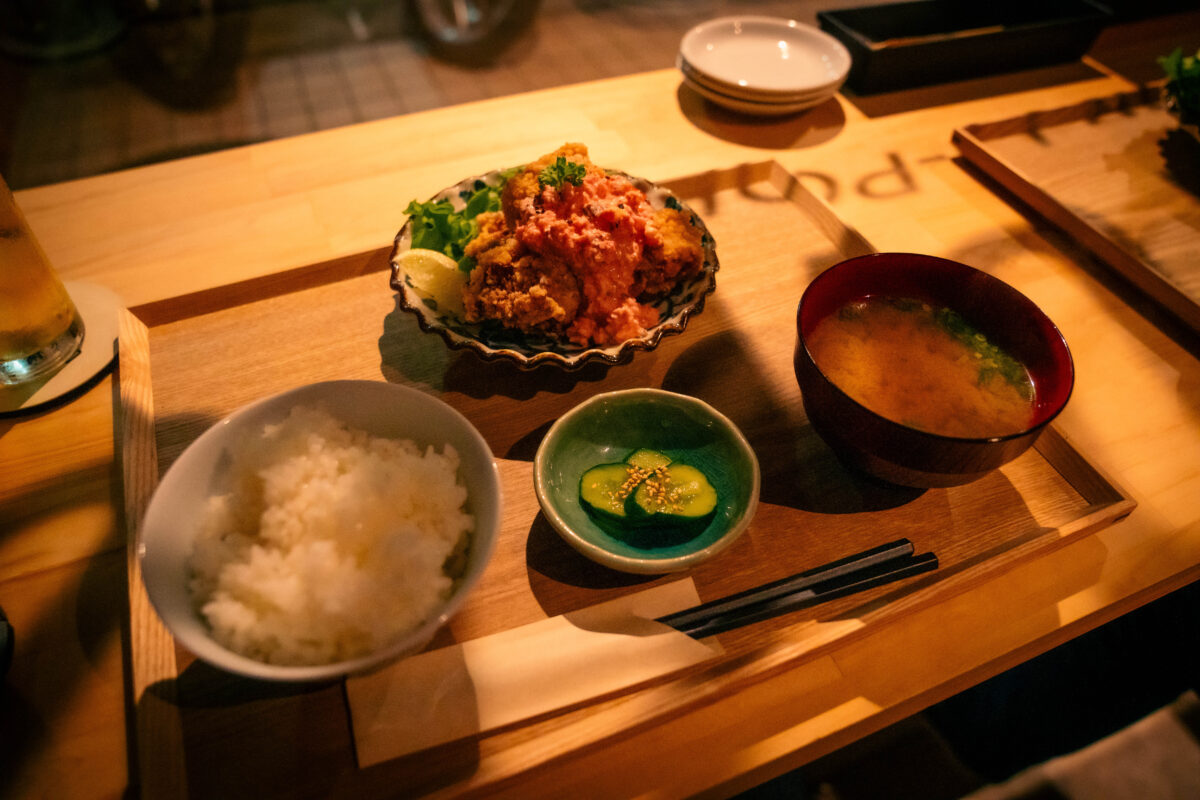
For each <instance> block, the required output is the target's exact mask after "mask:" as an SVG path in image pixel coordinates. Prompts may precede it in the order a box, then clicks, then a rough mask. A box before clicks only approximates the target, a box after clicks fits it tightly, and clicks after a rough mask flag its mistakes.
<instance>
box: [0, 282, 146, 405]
mask: <svg viewBox="0 0 1200 800" xmlns="http://www.w3.org/2000/svg"><path fill="white" fill-rule="evenodd" d="M64 284H65V285H66V287H67V294H69V295H71V299H72V300H74V301H75V307H76V308H77V309H79V315H80V316H81V317H83V327H84V333H83V347H82V348H81V349H80V351H79V355H77V356H75V358H73V359H71V360H70V361H68V362H67V364H66V366H64V367H63V368H62V369H60V370H59V371H58V372H56V373H54V374H53V375H51V376H50V377H49V378H47V379H46V380H45V381H44V382H42V383H33V384H30V385H27V386H6V385H0V415H8V414H17V413H22V412H25V411H31V410H33V409H35V408H37V407H39V406H43V405H45V404H47V403H50V402H52V401H54V400H58V399H59V398H61V397H63V396H64V395H66V394H68V393H70V392H72V391H74V390H75V389H78V388H79V387H80V386H83V385H84V384H85V383H87V382H88V381H90V380H91V379H92V378H94V377H96V376H97V375H99V374H100V373H101V372H103V371H104V370H106V369H108V367H109V365H110V364H112V362H113V358H114V357H115V356H116V354H117V348H116V341H117V311H119V310H120V309H121V308H122V307H123V306H124V304H123V303H122V302H121V299H120V298H119V297H117V295H116V294H115V293H114V292H112V291H111V290H109V289H106V288H105V287H103V286H97V285H96V284H94V283H84V282H81V281H64Z"/></svg>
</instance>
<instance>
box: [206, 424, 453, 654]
mask: <svg viewBox="0 0 1200 800" xmlns="http://www.w3.org/2000/svg"><path fill="white" fill-rule="evenodd" d="M458 467H459V457H458V453H457V452H455V450H454V448H453V447H451V446H450V445H446V446H445V447H444V448H443V450H442V452H441V453H438V452H436V451H435V450H434V448H433V447H428V448H426V449H424V450H421V448H419V447H418V446H417V445H416V444H415V443H413V442H411V441H408V440H397V439H384V438H379V437H373V436H370V435H368V434H366V433H365V432H363V431H359V430H354V429H352V428H349V427H347V426H345V425H343V424H342V423H340V422H339V421H337V420H336V419H334V418H333V417H332V416H330V415H329V414H328V413H326V412H325V411H322V410H319V409H314V408H308V407H303V406H301V407H297V408H295V409H293V410H292V411H291V413H290V415H289V416H288V417H287V419H286V420H284V421H283V422H281V423H279V424H278V425H270V426H267V427H266V428H265V430H264V431H263V433H262V435H261V437H252V438H248V439H247V440H246V441H244V442H243V443H242V444H241V446H240V447H239V449H238V450H237V451H236V452H235V453H233V463H232V477H233V486H232V491H230V492H229V493H228V494H225V495H221V496H217V497H213V498H211V499H210V501H209V506H208V509H207V513H206V515H205V518H204V520H203V521H202V523H201V528H200V532H199V535H198V536H197V538H196V542H195V549H194V550H193V553H192V559H191V567H192V580H191V587H190V588H191V591H192V597H193V599H194V601H195V603H196V606H197V608H199V610H200V612H201V614H202V615H203V616H204V618H205V620H207V622H208V624H209V626H210V627H211V629H212V633H213V636H214V637H215V638H216V639H217V641H219V642H220V643H221V644H223V645H224V646H225V647H228V648H229V649H231V650H234V651H236V652H238V653H242V654H243V655H246V656H249V657H250V658H254V659H257V660H259V661H264V662H267V663H272V664H292V665H300V664H327V663H331V662H334V661H342V660H345V659H350V658H355V657H357V656H362V655H366V654H367V653H370V652H372V651H374V650H377V649H379V648H380V647H382V646H384V645H386V644H388V643H390V642H392V641H395V640H396V639H397V638H398V637H400V636H402V635H404V634H405V633H408V632H410V631H412V630H413V629H415V628H417V627H418V626H420V625H421V623H422V622H424V621H425V620H426V619H427V618H429V617H430V616H431V615H432V614H433V613H434V612H435V611H436V609H437V608H438V607H439V606H440V605H441V604H442V602H443V601H444V600H445V599H446V598H447V596H448V595H449V593H450V591H451V589H452V587H453V582H454V580H453V578H454V573H455V571H456V567H455V566H454V565H455V562H461V559H462V556H463V554H464V552H465V550H466V547H467V541H468V535H469V532H470V531H471V530H472V528H473V526H474V520H473V519H472V517H471V515H470V514H468V513H467V511H466V509H465V504H466V500H467V490H466V488H465V487H464V486H462V485H461V484H460V483H459V481H458Z"/></svg>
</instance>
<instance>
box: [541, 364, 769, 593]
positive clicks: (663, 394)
mask: <svg viewBox="0 0 1200 800" xmlns="http://www.w3.org/2000/svg"><path fill="white" fill-rule="evenodd" d="M639 397H643V398H656V399H659V400H666V401H668V402H671V403H675V404H677V405H682V406H686V407H689V408H691V409H693V410H698V411H701V412H702V413H703V414H705V415H706V416H708V417H710V418H712V419H714V420H716V421H717V422H718V423H719V424H720V425H721V427H722V428H723V429H725V431H726V432H727V433H728V434H730V436H731V438H732V440H733V442H734V444H735V445H736V447H737V449H738V450H740V451H742V452H743V453H744V454H745V455H746V457H747V462H748V464H749V466H750V476H751V480H750V486H749V487H748V495H747V501H746V508H745V509H744V510H743V511H742V513H741V514H740V515H739V516H738V517H737V519H736V520H735V521H734V523H733V524H732V525H730V527H729V528H728V530H726V531H725V532H724V533H723V534H722V535H721V536H720V538H718V539H717V540H715V541H713V542H712V543H710V544H709V545H707V546H706V547H702V548H699V549H697V550H692V551H689V552H687V553H683V554H680V555H675V556H671V557H667V558H654V557H653V555H651V554H647V555H646V556H644V557H634V556H627V555H623V554H620V553H614V552H612V551H611V550H607V549H605V548H603V547H601V546H599V545H597V544H595V543H594V542H590V541H588V540H587V539H585V538H583V537H581V536H580V535H578V534H577V533H576V532H575V531H574V530H573V529H572V528H571V526H570V524H569V523H568V522H567V520H566V519H565V518H564V517H563V516H562V514H561V513H560V512H559V511H558V509H557V508H556V507H555V506H554V504H553V503H552V502H550V499H549V488H548V487H547V485H546V480H547V477H546V471H547V470H548V469H549V463H548V455H547V454H548V451H549V448H550V446H551V445H552V443H553V442H555V441H556V440H557V439H558V437H560V436H562V435H563V431H564V430H565V429H566V427H567V425H568V424H569V422H568V421H569V420H570V419H571V418H573V417H577V416H578V415H579V414H580V413H583V412H584V411H586V410H587V409H589V408H591V407H593V406H598V405H604V404H607V403H611V402H613V401H614V400H621V399H627V398H635V399H636V398H639ZM761 484H762V475H761V470H760V467H759V463H758V454H757V453H755V452H754V448H753V447H752V446H751V445H750V442H749V440H748V439H746V436H745V434H744V433H743V432H742V430H741V428H739V427H738V426H737V425H736V424H735V423H734V422H733V420H731V419H729V418H728V417H727V416H725V415H724V414H722V413H721V412H720V411H718V410H717V409H716V408H714V407H713V406H712V405H710V404H709V403H707V402H705V401H703V400H701V399H700V398H698V397H693V396H692V395H687V394H682V393H679V392H672V391H668V390H666V389H655V388H651V387H634V388H629V389H615V390H612V391H608V392H601V393H599V394H595V395H593V396H591V397H589V398H588V399H586V400H584V401H582V402H580V403H579V404H578V405H576V406H574V407H573V408H571V409H570V410H569V411H567V412H566V413H565V414H563V415H562V416H561V417H559V418H558V419H557V420H555V422H554V424H553V425H551V426H550V429H549V430H548V431H547V432H546V435H545V436H544V437H542V441H541V443H540V444H539V445H538V449H537V453H536V454H535V455H534V459H533V485H534V493H535V494H536V495H537V499H538V505H539V506H541V509H542V513H544V514H545V515H546V519H547V520H549V522H550V525H551V527H553V528H554V530H555V531H556V532H557V533H558V535H559V536H560V537H561V538H562V539H563V540H564V541H565V542H566V543H567V544H569V545H571V547H573V548H574V549H575V550H577V551H578V552H579V553H581V554H582V555H584V556H586V557H587V558H589V559H591V560H592V561H595V562H596V563H598V564H602V565H604V566H607V567H610V568H612V569H615V570H618V571H621V572H628V573H634V574H641V575H659V574H665V573H670V572H679V571H682V570H685V569H688V568H690V567H692V566H695V565H696V564H699V563H701V562H703V561H707V560H709V559H710V558H712V557H713V556H715V555H717V554H718V553H720V552H722V551H723V550H725V549H726V548H728V547H729V546H730V545H732V544H733V543H734V541H736V540H737V539H739V538H741V535H742V534H743V533H745V532H746V530H747V529H748V528H749V527H750V523H751V522H752V521H753V519H754V516H755V514H756V512H757V510H758V504H759V496H760V494H761V488H762V487H761Z"/></svg>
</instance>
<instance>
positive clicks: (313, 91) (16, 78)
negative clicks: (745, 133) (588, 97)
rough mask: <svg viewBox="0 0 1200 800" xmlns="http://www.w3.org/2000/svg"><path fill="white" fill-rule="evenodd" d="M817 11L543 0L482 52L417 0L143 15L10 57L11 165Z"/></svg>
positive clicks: (261, 136)
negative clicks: (414, 5) (463, 55)
mask: <svg viewBox="0 0 1200 800" xmlns="http://www.w3.org/2000/svg"><path fill="white" fill-rule="evenodd" d="M864 2H865V0H859V4H863V3H864ZM838 5H843V6H844V5H854V2H853V0H851V1H850V2H848V3H847V2H842V3H839V4H838ZM218 7H220V6H219V4H218ZM820 7H824V6H823V5H821V4H820V3H817V2H813V0H791V1H790V2H789V1H788V0H758V1H751V0H640V1H638V0H542V2H541V3H540V5H539V7H538V9H537V13H536V14H535V16H534V17H533V19H532V22H531V24H530V25H528V26H527V27H525V28H523V29H522V30H521V31H520V32H519V33H518V34H517V35H516V36H514V37H509V38H506V39H505V42H504V45H505V46H503V47H499V46H498V47H496V48H494V52H492V53H490V55H492V57H491V58H490V59H482V60H480V59H476V62H477V63H469V62H467V63H462V62H456V61H451V60H447V59H444V58H437V57H434V56H433V55H431V53H430V47H429V44H428V42H427V40H425V39H424V38H422V37H421V36H419V35H418V34H417V26H416V24H415V18H414V16H413V12H412V10H411V7H410V6H409V5H407V4H406V3H402V2H396V0H390V1H389V2H383V0H358V2H354V0H324V2H322V1H321V0H303V1H299V2H297V1H292V2H280V1H278V0H277V1H276V2H266V0H252V1H251V2H249V3H248V4H247V3H246V0H243V7H241V8H239V9H237V10H229V11H224V12H217V13H215V14H213V15H211V16H210V17H207V18H206V17H201V16H192V17H186V18H182V19H180V18H170V17H159V18H147V19H143V20H140V21H137V22H135V23H131V24H130V25H129V26H128V28H127V30H126V31H125V33H124V35H123V36H122V37H121V38H119V39H118V40H117V41H116V42H114V43H113V44H112V45H111V46H109V47H107V48H105V49H103V50H101V51H100V52H96V53H92V54H88V55H83V56H79V57H75V58H72V59H67V60H57V61H31V60H27V59H26V60H18V59H13V58H11V57H9V58H4V57H3V56H0V172H2V173H3V174H4V176H5V178H6V180H7V181H8V182H9V184H10V185H11V186H12V187H13V188H25V187H29V186H37V185H41V184H45V183H52V182H56V181H61V180H67V179H70V178H75V177H82V176H86V175H92V174H96V173H100V172H107V171H111V170H114V169H120V168H122V167H127V166H132V165H137V164H142V163H147V162H152V161H156V160H161V159H165V158H171V157H174V156H179V155H184V154H189V153H196V152H203V151H206V150H210V149H217V148H224V147H230V146H235V145H239V144H245V143H249V142H255V141H261V140H265V139H273V138H278V137H283V136H291V135H295V134H301V133H307V132H310V131H316V130H322V129H325V128H330V127H334V126H339V125H346V124H350V123H354V122H362V121H366V120H372V119H377V118H381V117H387V116H391V115H395V114H405V113H410V112H414V111H421V110H424V109H429V108H435V107H439V106H445V105H453V104H458V103H464V102H469V101H472V100H478V99H482V98H486V97H492V96H499V95H505V94H512V93H515V92H523V91H528V90H532V89H539V88H544V87H548V86H554V85H564V84H570V83H576V82H581V81H588V80H594V79H599V78H604V77H610V76H616V75H622V74H628V73H633V72H639V71H643V70H648V69H657V68H664V67H670V66H672V64H673V63H674V58H675V53H676V51H677V48H678V44H679V39H680V37H681V36H682V35H683V33H684V32H685V31H687V29H688V28H689V27H691V26H692V25H694V24H695V23H697V22H699V21H702V20H704V19H708V18H711V17H714V16H720V15H723V14H730V13H761V14H772V15H776V16H778V15H786V16H792V17H796V18H798V19H801V20H804V21H808V22H810V23H815V14H816V9H817V8H820Z"/></svg>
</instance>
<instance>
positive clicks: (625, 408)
mask: <svg viewBox="0 0 1200 800" xmlns="http://www.w3.org/2000/svg"><path fill="white" fill-rule="evenodd" d="M643 447H644V448H649V449H652V450H658V451H661V452H663V453H666V454H667V455H669V456H671V457H672V458H673V459H675V460H677V461H682V462H684V463H687V464H691V465H692V466H694V467H697V468H699V469H700V470H701V471H703V472H704V473H705V475H707V476H708V479H709V481H710V482H711V483H712V485H713V487H714V488H715V489H716V490H717V497H718V498H719V500H718V506H717V510H716V513H715V514H714V516H713V517H712V518H711V520H710V521H709V522H708V524H707V526H702V527H700V528H699V529H694V530H689V531H686V532H684V533H681V532H679V531H674V530H663V531H655V530H654V529H640V530H637V531H634V532H631V533H630V532H621V531H617V532H615V533H616V534H619V535H615V534H614V532H610V530H611V526H608V527H609V528H610V530H606V528H605V527H602V525H601V523H600V522H598V521H597V520H596V519H595V518H594V517H593V516H592V515H591V514H590V513H589V512H588V511H587V509H586V508H585V507H584V506H583V504H582V503H581V502H580V500H579V479H580V477H581V476H582V475H583V473H584V472H585V471H586V470H588V469H589V468H591V467H593V466H595V465H597V464H605V463H612V462H617V461H623V460H624V459H625V457H626V456H628V455H629V454H630V453H631V452H633V451H634V450H637V449H639V448H643ZM533 480H534V488H535V490H536V491H537V497H538V502H539V503H540V504H541V506H542V511H543V512H544V513H545V515H546V517H547V518H548V519H549V520H550V524H551V525H553V526H554V528H555V530H557V531H558V533H559V535H561V536H562V538H563V539H564V540H566V542H567V544H569V545H571V546H572V547H574V548H575V549H576V550H578V551H579V552H580V553H582V554H583V555H585V556H587V557H588V558H590V559H592V560H593V561H596V562H598V563H600V564H604V565H605V566H608V567H611V568H613V569H617V570H621V571H622V572H634V573H640V574H650V575H654V574H659V573H665V572H678V571H680V570H685V569H688V568H690V567H693V566H695V565H696V564H699V563H701V562H702V561H707V560H708V559H710V558H712V557H713V556H715V555H716V554H717V553H720V552H721V551H722V550H724V549H725V548H727V547H728V546H729V545H731V544H733V542H734V540H735V539H737V537H738V536H740V535H741V534H742V532H743V531H745V530H746V527H747V526H748V525H749V524H750V520H751V518H752V517H753V516H754V511H755V509H756V508H757V507H758V493H759V481H760V478H759V469H758V459H757V457H755V455H754V451H753V450H752V449H751V448H750V444H749V443H748V442H747V441H746V437H745V436H743V435H742V432H741V431H740V430H738V428H737V426H736V425H734V424H733V423H732V422H730V421H729V419H728V418H726V417H725V416H724V415H722V414H721V413H720V412H718V411H717V410H716V409H714V408H713V407H712V406H710V405H708V404H707V403H705V402H703V401H701V400H697V399H696V398H694V397H688V396H687V395H682V394H675V393H673V392H666V391H662V390H659V389H628V390H624V391H618V392H608V393H605V394H600V395H596V396H595V397H593V398H591V399H590V400H587V401H585V402H583V403H581V404H580V405H578V406H576V407H575V408H573V409H572V410H571V411H569V412H568V413H567V414H566V415H565V416H563V417H561V418H560V419H559V420H558V421H557V422H555V423H554V425H553V426H552V427H551V428H550V431H549V432H548V433H547V434H546V438H545V439H543V440H542V443H541V445H540V446H539V447H538V451H537V456H536V458H535V459H534V463H533Z"/></svg>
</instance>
